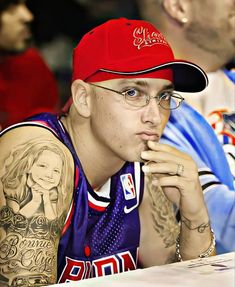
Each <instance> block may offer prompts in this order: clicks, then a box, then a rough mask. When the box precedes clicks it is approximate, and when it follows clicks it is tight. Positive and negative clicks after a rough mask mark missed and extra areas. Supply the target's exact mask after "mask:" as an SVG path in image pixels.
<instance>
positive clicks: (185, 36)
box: [138, 0, 235, 253]
mask: <svg viewBox="0 0 235 287" xmlns="http://www.w3.org/2000/svg"><path fill="white" fill-rule="evenodd" d="M138 4H139V11H140V14H141V17H142V18H144V19H147V20H149V21H150V22H152V23H153V24H154V25H156V26H157V27H159V29H160V31H162V32H163V33H164V34H165V35H166V38H167V40H168V41H169V42H170V44H171V45H172V47H173V51H174V54H175V56H176V57H180V58H182V59H185V60H188V61H193V62H194V63H197V64H198V65H199V66H201V67H203V68H204V70H205V71H206V72H207V75H208V78H209V85H208V86H207V88H206V89H205V90H204V91H203V92H200V93H196V94H194V95H193V97H192V96H191V97H190V98H189V97H188V95H187V94H186V93H183V96H184V97H185V98H186V99H187V102H188V103H189V104H191V106H190V105H187V104H186V103H183V104H182V107H181V114H179V113H178V111H173V112H172V114H171V117H170V120H169V122H168V125H167V127H166V129H165V132H164V135H163V138H162V142H164V143H168V144H171V145H173V146H177V148H180V149H181V150H183V151H184V152H186V153H188V154H190V155H191V156H192V157H193V158H194V160H195V161H196V162H197V164H198V167H199V176H200V180H201V185H202V188H203V191H204V196H205V199H206V203H207V207H208V209H209V213H210V216H211V222H212V226H213V228H214V230H215V233H216V236H217V252H218V253H223V252H229V251H234V250H235V242H234V238H235V227H234V220H235V201H234V176H235V165H234V158H235V150H234V144H235V136H234V123H235V121H234V110H235V86H234V72H233V71H232V70H231V71H228V70H227V69H226V68H225V67H226V64H227V63H228V62H231V61H232V59H233V57H234V56H235V34H234V27H235V1H234V0H227V1H219V0H218V1H217V0H206V1H201V0H197V1H189V0H176V1H172V0H139V1H138ZM192 106H193V107H194V108H195V109H197V110H198V112H199V113H197V112H196V110H194V109H193V108H192ZM205 119H206V120H207V121H208V122H207V121H206V120H205ZM209 124H210V125H211V126H212V127H213V128H214V131H215V133H216V135H215V133H214V131H213V129H212V128H211V126H210V125H209ZM216 136H217V137H216ZM221 144H222V145H221ZM224 152H225V153H224ZM225 155H226V157H225Z"/></svg>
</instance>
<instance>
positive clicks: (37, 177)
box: [29, 150, 63, 190]
mask: <svg viewBox="0 0 235 287" xmlns="http://www.w3.org/2000/svg"><path fill="white" fill-rule="evenodd" d="M62 166H63V162H62V159H61V156H60V155H58V154H56V153H55V152H53V151H50V150H44V151H43V152H42V153H41V155H40V156H39V157H38V159H37V160H36V161H35V162H34V163H33V165H32V167H31V169H30V172H29V174H31V179H32V180H33V181H34V182H36V183H38V184H39V185H40V186H41V187H42V188H44V189H46V190H50V189H52V188H53V187H57V186H58V184H59V182H60V179H61V173H62Z"/></svg>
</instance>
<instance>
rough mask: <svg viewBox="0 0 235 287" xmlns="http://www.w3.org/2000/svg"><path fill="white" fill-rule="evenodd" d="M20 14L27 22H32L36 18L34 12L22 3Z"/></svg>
mask: <svg viewBox="0 0 235 287" xmlns="http://www.w3.org/2000/svg"><path fill="white" fill-rule="evenodd" d="M19 14H20V16H21V18H22V19H24V21H25V22H31V21H33V19H34V15H33V13H32V12H31V11H30V10H29V8H28V7H27V6H26V5H25V4H24V3H22V4H20V7H19Z"/></svg>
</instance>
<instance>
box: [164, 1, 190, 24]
mask: <svg viewBox="0 0 235 287" xmlns="http://www.w3.org/2000/svg"><path fill="white" fill-rule="evenodd" d="M189 5H190V3H189V1H188V0H163V1H162V6H163V8H164V10H165V12H166V13H167V14H168V15H169V16H170V17H171V18H172V19H174V20H176V21H177V22H179V23H182V24H185V23H186V22H187V21H188V17H189V15H188V7H189Z"/></svg>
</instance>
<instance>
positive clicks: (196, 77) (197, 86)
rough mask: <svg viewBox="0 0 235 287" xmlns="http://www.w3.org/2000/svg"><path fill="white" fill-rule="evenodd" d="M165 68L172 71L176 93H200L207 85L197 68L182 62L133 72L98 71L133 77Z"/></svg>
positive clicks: (204, 77)
mask: <svg viewBox="0 0 235 287" xmlns="http://www.w3.org/2000/svg"><path fill="white" fill-rule="evenodd" d="M166 68H171V69H172V70H173V77H174V80H173V82H174V86H175V90H176V91H179V92H189V93H192V92H200V91H202V90H204V89H205V88H206V87H207V85H208V78H207V75H206V73H205V72H204V71H203V70H202V69H201V68H200V67H199V66H197V65H195V64H193V63H191V62H186V61H182V60H175V61H174V62H169V63H164V64H161V65H158V66H155V67H152V68H148V69H144V70H141V71H134V72H130V71H128V72H123V71H113V70H109V69H100V71H102V72H107V73H112V74H117V75H125V76H128V75H130V76H134V75H141V74H143V75H144V74H148V73H150V72H154V71H157V70H161V69H166Z"/></svg>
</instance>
